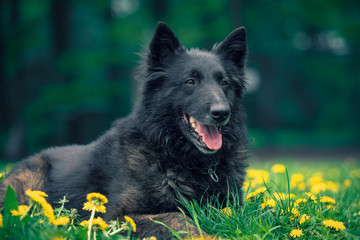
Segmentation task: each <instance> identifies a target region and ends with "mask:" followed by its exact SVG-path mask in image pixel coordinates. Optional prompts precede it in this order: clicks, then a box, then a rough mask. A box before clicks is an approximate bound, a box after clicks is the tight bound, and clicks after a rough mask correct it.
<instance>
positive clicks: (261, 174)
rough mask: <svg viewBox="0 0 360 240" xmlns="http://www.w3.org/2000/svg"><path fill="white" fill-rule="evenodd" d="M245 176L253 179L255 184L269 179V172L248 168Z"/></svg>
mask: <svg viewBox="0 0 360 240" xmlns="http://www.w3.org/2000/svg"><path fill="white" fill-rule="evenodd" d="M247 176H248V177H249V178H250V179H253V182H254V183H255V184H261V183H267V182H268V181H269V173H268V172H267V171H264V170H256V169H249V170H248V171H247Z"/></svg>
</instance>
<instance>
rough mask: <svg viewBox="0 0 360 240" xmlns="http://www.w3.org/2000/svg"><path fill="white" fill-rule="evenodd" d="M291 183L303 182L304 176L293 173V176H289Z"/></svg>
mask: <svg viewBox="0 0 360 240" xmlns="http://www.w3.org/2000/svg"><path fill="white" fill-rule="evenodd" d="M291 181H292V182H296V183H299V182H303V181H304V175H303V174H301V173H294V174H292V175H291Z"/></svg>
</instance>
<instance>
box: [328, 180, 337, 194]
mask: <svg viewBox="0 0 360 240" xmlns="http://www.w3.org/2000/svg"><path fill="white" fill-rule="evenodd" d="M326 189H329V190H331V191H333V192H335V193H336V192H338V191H339V185H338V184H336V183H334V182H333V181H326Z"/></svg>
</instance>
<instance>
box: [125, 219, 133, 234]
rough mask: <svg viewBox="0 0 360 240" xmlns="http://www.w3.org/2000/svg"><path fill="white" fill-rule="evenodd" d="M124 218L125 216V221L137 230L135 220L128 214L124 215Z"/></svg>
mask: <svg viewBox="0 0 360 240" xmlns="http://www.w3.org/2000/svg"><path fill="white" fill-rule="evenodd" d="M124 218H125V221H126V222H127V223H129V224H130V226H131V229H132V231H133V232H136V224H135V222H134V220H133V219H132V218H131V217H128V216H124Z"/></svg>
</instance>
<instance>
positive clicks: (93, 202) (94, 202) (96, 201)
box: [83, 193, 108, 213]
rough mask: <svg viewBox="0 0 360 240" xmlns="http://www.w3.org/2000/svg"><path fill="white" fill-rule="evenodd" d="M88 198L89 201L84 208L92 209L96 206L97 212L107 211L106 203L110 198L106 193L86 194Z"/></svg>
mask: <svg viewBox="0 0 360 240" xmlns="http://www.w3.org/2000/svg"><path fill="white" fill-rule="evenodd" d="M86 199H87V200H88V201H87V202H86V203H84V207H83V209H84V210H87V211H92V210H93V208H95V211H96V212H102V213H106V207H105V206H104V204H105V203H107V202H108V199H107V198H106V197H105V196H104V195H102V194H101V193H89V194H88V195H86Z"/></svg>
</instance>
